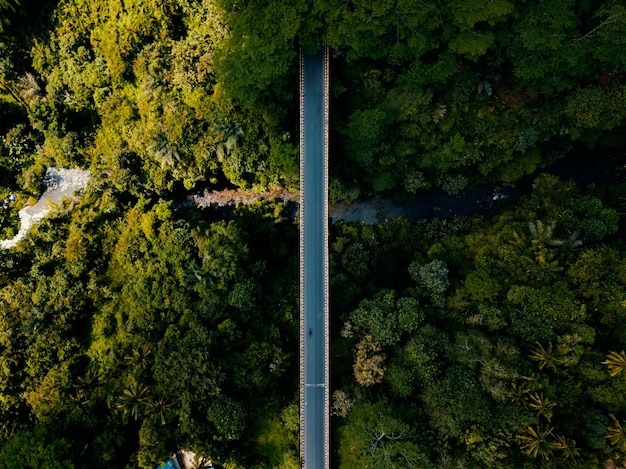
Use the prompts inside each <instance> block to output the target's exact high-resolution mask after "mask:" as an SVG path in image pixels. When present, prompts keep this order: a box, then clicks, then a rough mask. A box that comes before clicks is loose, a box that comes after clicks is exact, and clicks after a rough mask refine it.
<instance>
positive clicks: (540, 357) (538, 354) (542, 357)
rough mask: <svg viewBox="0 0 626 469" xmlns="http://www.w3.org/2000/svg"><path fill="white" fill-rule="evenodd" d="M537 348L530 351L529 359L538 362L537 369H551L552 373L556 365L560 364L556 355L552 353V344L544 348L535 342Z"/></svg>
mask: <svg viewBox="0 0 626 469" xmlns="http://www.w3.org/2000/svg"><path fill="white" fill-rule="evenodd" d="M536 344H537V347H535V348H534V349H533V350H531V351H530V354H529V358H530V359H531V360H534V361H536V362H539V369H540V370H543V369H544V368H545V367H548V368H551V369H552V371H556V365H557V364H558V363H559V362H560V360H559V359H558V358H556V354H555V353H554V352H553V351H552V342H550V343H549V344H548V348H547V349H546V348H544V347H543V345H541V344H540V343H539V342H536Z"/></svg>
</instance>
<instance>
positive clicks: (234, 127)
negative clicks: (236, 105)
mask: <svg viewBox="0 0 626 469" xmlns="http://www.w3.org/2000/svg"><path fill="white" fill-rule="evenodd" d="M216 130H217V131H218V132H220V133H221V134H222V135H223V136H224V138H223V140H222V142H221V143H219V144H218V145H217V157H218V159H219V160H220V161H222V160H223V159H224V157H226V156H227V155H228V154H229V153H230V152H231V151H233V149H234V148H235V147H236V146H237V141H238V140H239V137H241V136H242V135H243V128H242V127H241V125H240V124H239V123H238V122H219V123H218V125H217V129H216Z"/></svg>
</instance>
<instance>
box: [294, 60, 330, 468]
mask: <svg viewBox="0 0 626 469" xmlns="http://www.w3.org/2000/svg"><path fill="white" fill-rule="evenodd" d="M329 61H330V58H329V50H328V48H322V49H321V50H319V52H318V53H317V54H315V55H307V54H301V56H300V419H301V422H300V438H301V440H300V455H301V458H300V460H301V466H302V467H305V468H307V469H329V468H330V378H329V362H330V353H329V349H330V328H329V322H330V314H329V305H328V116H329Z"/></svg>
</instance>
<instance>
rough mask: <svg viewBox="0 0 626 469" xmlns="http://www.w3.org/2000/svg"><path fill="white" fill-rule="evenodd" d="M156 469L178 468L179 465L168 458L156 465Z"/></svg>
mask: <svg viewBox="0 0 626 469" xmlns="http://www.w3.org/2000/svg"><path fill="white" fill-rule="evenodd" d="M157 469H180V466H179V465H178V463H177V462H176V461H175V460H174V459H171V458H170V459H168V460H167V461H165V464H163V465H161V466H159V467H157Z"/></svg>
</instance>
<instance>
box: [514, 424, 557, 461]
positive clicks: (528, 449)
mask: <svg viewBox="0 0 626 469" xmlns="http://www.w3.org/2000/svg"><path fill="white" fill-rule="evenodd" d="M552 430H553V429H552V428H551V427H545V428H544V427H541V426H537V427H536V428H535V427H533V426H529V427H528V428H527V429H526V433H525V434H524V435H520V436H518V440H519V441H520V446H521V448H522V451H524V453H525V454H527V455H528V456H532V457H533V458H537V457H539V458H541V459H548V458H549V457H550V456H551V455H552V450H553V447H552V445H551V442H550V440H549V439H550V437H552Z"/></svg>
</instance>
